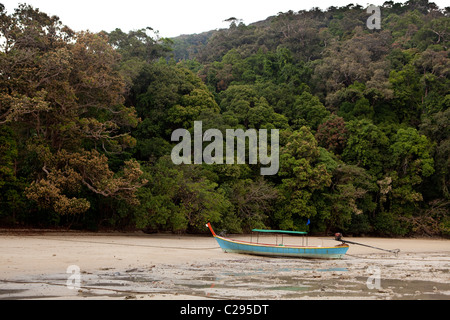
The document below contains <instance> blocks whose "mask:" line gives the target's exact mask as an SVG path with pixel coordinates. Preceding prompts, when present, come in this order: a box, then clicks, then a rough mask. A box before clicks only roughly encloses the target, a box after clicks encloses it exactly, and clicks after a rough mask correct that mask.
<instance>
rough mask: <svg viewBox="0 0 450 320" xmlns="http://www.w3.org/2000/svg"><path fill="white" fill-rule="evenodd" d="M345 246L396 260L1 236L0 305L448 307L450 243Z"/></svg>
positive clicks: (75, 236)
mask: <svg viewBox="0 0 450 320" xmlns="http://www.w3.org/2000/svg"><path fill="white" fill-rule="evenodd" d="M232 237H233V236H232ZM234 238H241V239H244V240H249V236H243V235H242V236H234ZM283 240H284V242H285V244H289V243H293V241H294V240H295V241H297V240H298V238H295V237H285V238H284V239H283ZM347 240H351V241H355V242H361V243H364V244H367V245H371V246H375V247H380V248H385V249H400V253H399V254H398V255H397V256H396V255H395V254H392V253H389V252H384V251H378V250H375V249H372V248H367V247H361V246H356V245H350V249H349V251H348V253H347V255H346V256H345V257H344V258H343V259H339V260H314V259H313V260H312V259H284V258H268V257H258V256H250V255H242V254H230V253H224V252H222V250H221V249H220V248H219V246H218V245H217V242H216V241H215V240H214V238H212V237H211V236H176V235H147V234H143V233H128V234H123V233H76V232H50V231H48V232H45V231H39V232H37V231H36V232H30V231H26V232H19V231H13V232H12V231H7V230H3V231H0V300H1V299H80V300H82V299H85V300H88V299H138V300H141V299H149V300H173V299H175V300H185V299H186V300H194V299H201V300H203V299H223V300H225V299H226V300H235V299H246V300H253V299H258V300H275V299H277V300H287V299H308V300H309V299H319V300H329V299H332V300H341V299H371V300H373V299H383V300H384V299H407V300H417V299H433V300H450V240H438V239H380V238H348V239H347ZM275 241H278V242H279V239H275V238H274V237H273V238H266V239H264V242H268V243H272V242H273V243H275ZM336 244H337V242H336V241H333V240H332V239H331V238H330V239H329V238H318V237H316V238H314V237H310V238H309V245H324V246H333V245H336ZM78 271H79V272H78Z"/></svg>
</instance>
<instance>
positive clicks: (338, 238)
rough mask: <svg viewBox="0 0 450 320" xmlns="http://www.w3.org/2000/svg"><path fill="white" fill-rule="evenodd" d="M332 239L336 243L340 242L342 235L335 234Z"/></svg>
mask: <svg viewBox="0 0 450 320" xmlns="http://www.w3.org/2000/svg"><path fill="white" fill-rule="evenodd" d="M334 239H335V240H336V241H341V240H342V233H339V232H338V233H335V234H334Z"/></svg>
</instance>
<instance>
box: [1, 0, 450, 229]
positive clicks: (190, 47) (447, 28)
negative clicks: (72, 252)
mask: <svg viewBox="0 0 450 320" xmlns="http://www.w3.org/2000/svg"><path fill="white" fill-rule="evenodd" d="M380 9H381V11H382V21H381V29H380V30H377V29H375V30H371V29H368V28H367V27H366V20H367V18H368V14H367V12H366V10H365V8H363V7H361V6H359V5H348V6H344V7H330V8H328V9H326V10H320V9H318V8H313V9H311V10H302V11H299V12H294V11H288V12H285V13H278V14H277V15H275V16H272V17H269V18H267V19H266V20H264V21H260V22H257V23H254V24H250V25H245V24H244V23H243V22H242V21H241V20H239V19H236V18H234V17H232V18H230V19H228V20H229V22H230V26H229V28H226V29H220V30H214V31H207V32H205V33H202V34H196V35H183V36H180V37H176V38H173V39H167V38H160V37H159V35H158V34H157V33H154V32H152V30H153V29H152V28H150V27H143V28H142V29H139V30H133V31H129V32H124V31H122V30H120V29H118V28H117V29H115V30H112V31H102V32H99V33H92V32H89V31H81V32H75V31H73V30H72V29H71V28H70V27H69V26H66V25H64V24H63V22H62V21H60V19H59V18H58V17H56V16H50V15H48V14H46V13H44V12H41V11H40V10H39V9H37V8H34V7H32V6H29V5H26V4H22V5H19V6H18V8H17V9H16V10H15V11H14V12H12V13H8V12H6V10H5V7H4V6H3V5H1V4H0V191H1V193H0V204H1V205H0V225H2V226H3V225H4V226H46V227H49V226H53V227H71V228H82V229H94V230H98V229H100V228H119V229H120V228H139V229H143V230H147V231H172V232H204V231H205V230H204V228H203V226H204V224H205V223H206V222H208V221H211V222H214V223H215V225H217V228H218V229H224V230H225V229H226V230H228V232H247V231H249V230H251V229H253V228H274V229H289V230H299V231H309V232H318V233H319V232H320V233H328V232H334V231H339V232H345V233H348V234H356V235H360V234H373V235H389V236H394V235H395V236H408V235H428V236H436V235H439V236H449V235H450V216H449V209H450V196H449V181H450V176H449V174H450V167H449V166H450V162H449V159H450V135H449V127H450V126H449V125H450V123H449V121H450V120H449V119H450V115H449V112H450V111H449V106H450V54H449V50H448V49H449V44H450V36H449V35H450V22H449V21H450V17H449V15H450V8H449V7H447V8H439V7H438V6H436V5H435V4H434V3H432V2H429V1H428V0H425V1H423V0H410V1H407V2H406V3H404V4H403V3H395V2H393V1H387V2H385V3H384V4H383V5H382V6H381V8H380ZM194 121H202V123H203V129H204V130H207V129H212V128H214V129H218V130H220V131H221V132H222V133H223V134H225V131H226V130H227V129H243V130H248V129H256V130H259V129H278V130H279V132H280V169H279V172H278V174H277V175H274V176H261V175H260V164H242V165H241V164H232V165H227V164H224V165H218V164H213V165H207V164H202V165H196V164H192V165H175V164H174V163H172V161H171V159H170V154H171V150H172V148H173V147H174V142H172V141H171V134H172V132H173V131H174V130H176V129H178V128H184V129H187V130H189V131H190V132H192V131H193V128H194ZM307 221H310V223H309V224H307Z"/></svg>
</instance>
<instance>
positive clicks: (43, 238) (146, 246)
mask: <svg viewBox="0 0 450 320" xmlns="http://www.w3.org/2000/svg"><path fill="white" fill-rule="evenodd" d="M33 238H35V239H42V240H49V241H66V242H81V243H95V244H106V245H114V246H126V247H145V248H159V249H175V250H180V249H181V250H214V249H219V247H218V246H215V247H206V248H193V247H191V248H189V247H173V246H157V245H148V244H130V243H117V242H106V241H91V240H89V241H88V240H69V239H54V238H45V237H33Z"/></svg>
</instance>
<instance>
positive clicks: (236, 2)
mask: <svg viewBox="0 0 450 320" xmlns="http://www.w3.org/2000/svg"><path fill="white" fill-rule="evenodd" d="M385 1H386V0H362V1H360V0H355V1H352V0H317V1H308V0H307V1H305V0H221V1H214V0H184V1H183V0H172V1H171V0H157V1H153V0H126V1H124V0H120V1H119V0H77V1H65V0H64V1H62V0H19V1H18V0H0V3H3V4H4V5H5V7H6V9H7V11H8V12H9V13H12V12H13V11H14V9H15V8H17V6H18V4H19V3H27V4H31V5H32V6H33V7H35V8H39V9H40V10H41V11H43V12H45V13H48V14H50V15H57V16H58V17H59V18H60V19H61V21H62V22H63V23H64V24H66V25H67V26H69V27H70V28H72V29H74V30H76V31H80V30H90V31H92V32H98V31H101V30H105V31H112V30H114V29H115V28H121V29H122V30H123V31H124V32H128V31H130V30H136V29H140V28H145V27H152V28H153V29H155V30H158V31H159V34H160V36H161V37H175V36H178V35H180V34H192V33H201V32H203V31H209V30H213V29H220V28H225V27H227V26H228V23H225V22H223V21H224V20H225V19H228V18H230V17H236V18H238V19H242V20H243V22H244V23H245V24H250V23H252V22H256V21H260V20H264V19H265V18H267V17H269V16H272V15H276V14H277V13H278V12H286V11H289V10H293V11H299V10H303V9H305V10H309V9H311V8H312V7H319V8H321V9H326V8H328V7H330V6H336V7H339V6H345V5H347V4H349V3H356V4H360V5H361V6H363V7H367V6H368V4H369V3H370V4H374V5H381V4H383V3H384V2H385ZM394 1H395V0H394ZM395 2H405V0H397V1H395ZM433 2H435V3H436V4H437V5H438V6H439V7H440V8H443V7H444V6H448V0H436V1H433Z"/></svg>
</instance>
